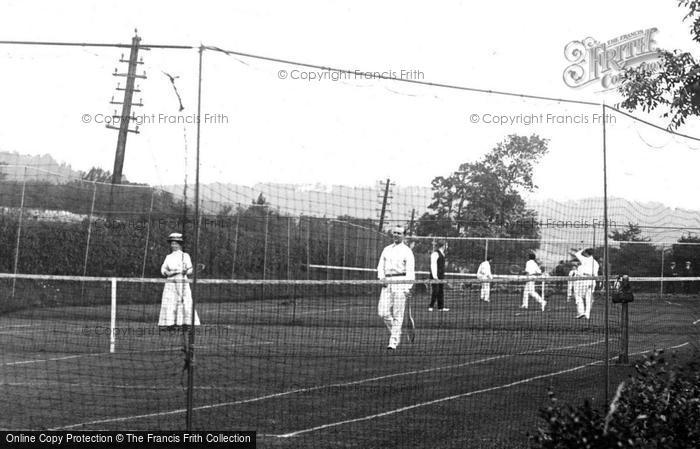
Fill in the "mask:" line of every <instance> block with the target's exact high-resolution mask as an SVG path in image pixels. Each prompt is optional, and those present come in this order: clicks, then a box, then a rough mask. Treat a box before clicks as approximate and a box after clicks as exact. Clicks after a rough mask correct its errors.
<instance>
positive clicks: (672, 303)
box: [665, 301, 682, 306]
mask: <svg viewBox="0 0 700 449" xmlns="http://www.w3.org/2000/svg"><path fill="white" fill-rule="evenodd" d="M665 302H666V304H671V305H672V306H680V305H682V304H678V303H675V302H671V301H665Z"/></svg>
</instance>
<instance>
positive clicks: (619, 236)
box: [610, 223, 649, 242]
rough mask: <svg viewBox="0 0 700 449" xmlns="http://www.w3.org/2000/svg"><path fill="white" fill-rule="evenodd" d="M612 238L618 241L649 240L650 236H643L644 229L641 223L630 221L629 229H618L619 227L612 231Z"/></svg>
mask: <svg viewBox="0 0 700 449" xmlns="http://www.w3.org/2000/svg"><path fill="white" fill-rule="evenodd" d="M610 238H611V239H612V240H614V241H616V242H648V241H649V238H648V237H642V230H641V229H640V228H639V225H636V224H633V223H628V224H627V229H625V230H624V231H618V230H617V229H616V230H614V231H613V232H611V233H610Z"/></svg>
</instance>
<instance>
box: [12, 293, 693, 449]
mask: <svg viewBox="0 0 700 449" xmlns="http://www.w3.org/2000/svg"><path fill="white" fill-rule="evenodd" d="M65 284H68V285H65ZM80 284H81V283H79V282H60V281H54V282H48V281H44V282H43V285H45V286H47V287H46V288H48V289H55V288H60V287H59V285H62V287H63V290H62V296H61V297H62V298H63V299H64V301H63V303H61V302H58V303H56V304H53V305H51V306H42V307H34V308H24V309H21V310H17V311H15V312H12V313H8V314H5V315H3V316H2V319H1V320H0V344H2V346H3V348H4V351H3V357H2V361H1V363H2V372H3V374H2V379H3V383H2V389H3V395H4V396H5V397H6V398H7V401H5V406H4V409H3V410H2V416H3V419H2V423H0V427H2V428H12V429H18V428H22V429H57V430H58V429H84V430H127V429H129V430H146V429H150V430H155V429H160V430H175V429H181V428H182V422H183V420H184V419H185V413H186V407H185V406H186V402H185V398H186V378H185V376H184V374H183V373H184V371H183V368H185V366H184V361H185V356H184V352H183V336H182V334H180V333H177V332H175V333H173V332H163V331H160V330H159V329H158V328H157V326H156V325H155V323H156V322H157V316H158V310H159V304H160V296H159V289H160V287H161V285H160V284H136V283H124V284H119V288H120V290H119V295H118V297H119V298H120V299H122V301H121V302H120V303H118V306H117V320H116V330H115V334H116V335H115V336H116V344H115V351H114V352H113V353H110V351H109V347H110V323H109V321H110V290H109V284H108V283H105V285H103V286H94V285H89V284H92V283H85V284H88V286H87V287H85V286H82V297H83V299H82V300H81V299H80V296H81V285H80ZM37 285H38V283H36V282H29V281H26V283H25V285H24V287H25V288H24V289H18V292H22V294H23V295H25V296H26V298H29V297H31V296H32V295H33V294H36V292H35V291H34V292H32V291H33V290H34V289H35V288H36V286H37ZM501 285H502V288H497V289H496V290H495V291H494V293H493V294H492V301H491V302H490V303H485V302H481V301H479V290H478V284H472V283H469V282H453V283H451V284H448V287H449V288H448V289H447V302H448V305H449V307H450V311H449V312H437V311H434V312H428V310H427V303H428V302H429V298H428V296H427V295H426V293H421V294H419V295H417V296H416V297H415V298H414V299H413V301H412V316H413V317H414V320H415V323H416V331H417V338H416V340H415V342H413V343H410V342H409V341H408V340H407V339H406V338H405V337H404V339H403V340H402V342H401V344H400V346H399V348H398V350H397V351H396V353H394V354H388V353H387V352H386V349H385V346H386V339H387V332H386V329H385V328H384V326H383V324H382V323H381V320H380V319H379V317H378V316H377V315H376V302H377V298H378V286H376V285H368V284H367V283H359V284H352V283H349V282H348V283H346V284H344V285H342V284H339V285H330V284H329V285H318V284H307V285H305V284H303V283H301V284H300V283H287V284H285V283H277V284H269V285H265V286H264V292H265V295H264V296H263V295H262V292H263V285H262V283H261V284H260V285H257V286H255V285H252V286H251V285H249V284H245V285H235V284H234V285H221V284H203V285H200V286H198V287H197V289H198V290H197V291H198V297H199V298H200V300H199V302H198V306H197V309H198V312H199V314H200V317H201V320H202V323H203V325H202V326H201V327H199V328H198V329H197V335H196V345H195V360H194V363H195V373H196V374H195V377H194V386H193V389H194V408H193V415H192V417H193V421H192V422H193V427H194V428H195V429H213V428H229V429H231V428H236V429H241V430H257V432H258V445H259V447H335V446H342V447H426V445H430V446H432V447H501V446H504V445H506V443H507V444H508V445H509V447H517V445H518V444H521V446H522V447H524V446H526V443H527V436H526V433H527V432H534V431H535V429H536V425H537V423H538V421H537V410H538V408H539V407H542V406H544V405H545V404H546V403H547V397H548V396H547V391H548V389H550V388H552V389H553V390H554V391H555V392H556V394H557V396H558V397H561V398H563V399H574V398H581V397H589V398H592V399H593V401H594V402H597V403H601V402H602V400H603V397H602V396H603V393H604V369H605V368H604V364H603V360H604V354H605V333H604V326H603V323H604V304H603V302H602V301H598V303H597V304H596V305H594V308H593V314H592V316H591V320H590V321H588V320H577V319H576V318H575V306H574V304H573V302H567V301H566V299H565V297H564V296H563V295H561V294H560V293H552V294H550V295H548V306H547V309H546V311H545V312H544V313H543V312H541V311H540V310H539V308H538V307H533V306H532V305H531V307H530V308H529V309H527V310H523V309H520V308H519V305H520V295H519V293H518V288H519V287H518V285H519V284H516V283H503V284H501ZM30 286H31V287H30ZM256 289H258V290H256ZM255 296H257V297H255ZM26 298H25V299H26ZM619 307H620V306H617V305H612V306H611V307H610V319H609V321H610V323H611V332H610V335H609V341H610V343H609V345H610V346H609V350H610V355H611V356H616V355H617V354H618V348H619V325H618V324H617V323H619V318H620V315H619ZM698 318H700V303H698V301H697V298H696V297H695V296H692V295H680V294H679V295H673V296H665V297H664V299H659V297H658V295H655V294H640V295H638V298H637V301H635V302H634V303H633V304H632V305H630V348H629V352H630V356H631V358H633V359H634V358H638V357H640V356H641V355H642V354H643V353H646V352H648V351H652V350H653V349H661V348H675V350H677V351H687V350H689V349H690V348H691V346H692V345H690V344H689V343H688V342H689V341H691V342H692V341H693V338H694V341H695V342H697V334H698V332H697V330H696V329H697V326H698V324H697V321H696V320H698ZM694 322H695V324H694ZM629 373H630V368H629V367H626V366H618V365H615V364H614V361H613V363H612V365H611V367H610V381H611V384H613V388H614V385H615V382H616V381H617V380H619V379H622V378H624V377H625V376H627V375H628V374H629ZM518 442H520V443H518Z"/></svg>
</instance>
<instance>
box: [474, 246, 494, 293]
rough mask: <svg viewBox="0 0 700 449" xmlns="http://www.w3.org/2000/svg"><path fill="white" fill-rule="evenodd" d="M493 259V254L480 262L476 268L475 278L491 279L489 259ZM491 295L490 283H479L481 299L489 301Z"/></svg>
mask: <svg viewBox="0 0 700 449" xmlns="http://www.w3.org/2000/svg"><path fill="white" fill-rule="evenodd" d="M492 260H493V256H487V257H486V260H485V261H483V262H481V264H480V265H479V269H478V270H476V278H477V279H481V280H485V279H493V275H492V274H491V261H492ZM490 295H491V284H490V283H488V282H483V283H482V284H481V300H482V301H486V302H489V301H490V300H491V299H490Z"/></svg>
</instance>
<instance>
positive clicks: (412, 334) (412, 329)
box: [406, 295, 416, 343]
mask: <svg viewBox="0 0 700 449" xmlns="http://www.w3.org/2000/svg"><path fill="white" fill-rule="evenodd" d="M406 305H407V306H408V330H407V331H406V333H407V334H408V340H409V341H410V342H411V343H413V342H414V341H415V340H416V322H415V321H413V312H412V311H411V295H406Z"/></svg>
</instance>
